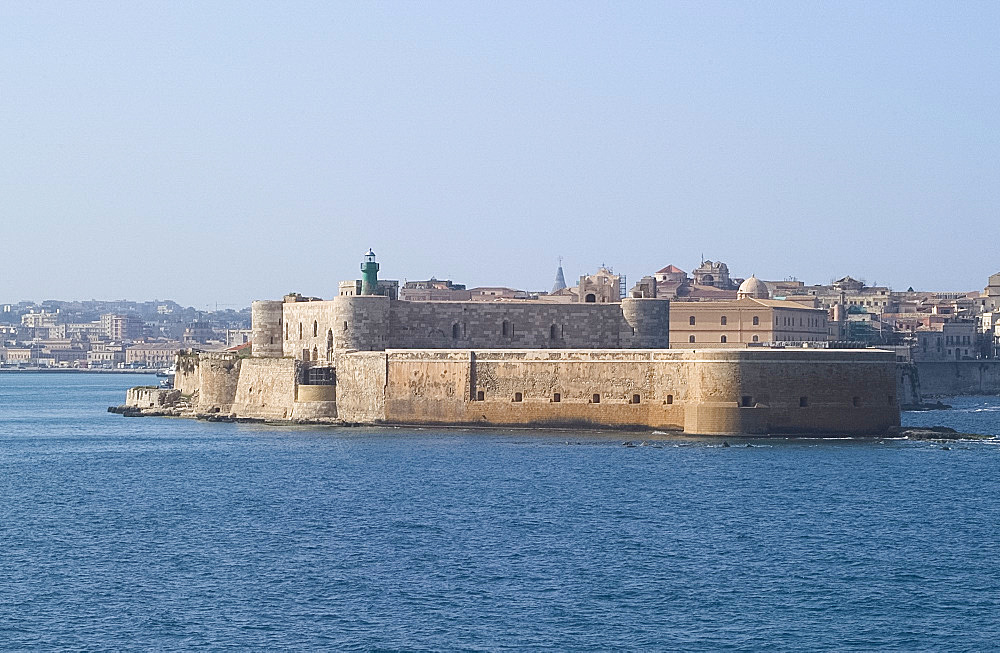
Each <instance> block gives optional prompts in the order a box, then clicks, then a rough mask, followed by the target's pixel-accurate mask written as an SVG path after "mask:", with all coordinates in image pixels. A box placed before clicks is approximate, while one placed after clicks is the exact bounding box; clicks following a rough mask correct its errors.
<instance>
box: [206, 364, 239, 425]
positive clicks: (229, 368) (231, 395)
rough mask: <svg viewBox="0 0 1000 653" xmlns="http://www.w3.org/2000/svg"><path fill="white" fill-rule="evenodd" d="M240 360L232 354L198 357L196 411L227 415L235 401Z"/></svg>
mask: <svg viewBox="0 0 1000 653" xmlns="http://www.w3.org/2000/svg"><path fill="white" fill-rule="evenodd" d="M241 362H242V361H241V359H238V358H236V357H235V356H234V355H232V354H208V353H203V354H199V356H198V388H199V390H198V411H199V412H203V413H206V412H220V413H227V414H228V413H229V412H231V411H232V408H233V402H234V401H235V400H236V386H237V384H238V382H239V379H240V363H241Z"/></svg>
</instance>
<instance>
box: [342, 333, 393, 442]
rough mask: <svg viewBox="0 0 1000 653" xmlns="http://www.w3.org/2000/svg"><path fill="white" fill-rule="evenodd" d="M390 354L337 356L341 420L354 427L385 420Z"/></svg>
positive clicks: (357, 353) (380, 352)
mask: <svg viewBox="0 0 1000 653" xmlns="http://www.w3.org/2000/svg"><path fill="white" fill-rule="evenodd" d="M386 361H387V357H386V353H385V352H383V351H379V352H354V353H346V354H342V355H340V356H338V357H337V417H338V418H339V419H341V420H343V421H344V422H347V423H352V424H374V423H377V422H383V421H385V399H386V393H385V386H386V370H387V368H386Z"/></svg>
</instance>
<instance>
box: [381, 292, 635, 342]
mask: <svg viewBox="0 0 1000 653" xmlns="http://www.w3.org/2000/svg"><path fill="white" fill-rule="evenodd" d="M504 321H506V322H507V323H508V331H507V333H506V334H505V333H504V327H503V324H504ZM456 325H457V331H456ZM553 326H555V327H556V328H555V338H553V337H552V335H553V332H552V327H553ZM625 326H627V325H625V323H624V319H623V317H622V307H621V305H620V304H546V303H539V302H523V303H522V302H509V301H507V302H404V301H400V302H392V303H391V305H390V315H389V332H388V347H389V348H399V349H407V348H432V349H470V348H484V349H485V348H498V349H506V348H518V349H552V348H560V349H566V348H575V349H595V348H612V347H614V348H617V347H619V346H621V343H620V336H621V332H622V330H623V328H624V327H625ZM630 331H631V329H630Z"/></svg>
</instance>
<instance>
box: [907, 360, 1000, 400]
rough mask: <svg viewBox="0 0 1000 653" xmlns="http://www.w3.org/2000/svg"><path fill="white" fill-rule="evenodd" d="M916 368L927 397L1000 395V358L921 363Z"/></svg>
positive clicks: (923, 391) (922, 390)
mask: <svg viewBox="0 0 1000 653" xmlns="http://www.w3.org/2000/svg"><path fill="white" fill-rule="evenodd" d="M916 368H917V372H918V375H919V383H920V391H921V393H922V394H923V395H924V396H925V397H926V396H945V397H948V396H955V395H997V394H1000V360H970V361H943V362H919V363H916Z"/></svg>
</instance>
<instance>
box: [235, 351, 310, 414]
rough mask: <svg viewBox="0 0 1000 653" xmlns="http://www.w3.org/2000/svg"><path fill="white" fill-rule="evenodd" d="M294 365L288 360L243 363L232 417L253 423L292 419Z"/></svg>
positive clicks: (294, 384) (272, 359)
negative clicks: (252, 420)
mask: <svg viewBox="0 0 1000 653" xmlns="http://www.w3.org/2000/svg"><path fill="white" fill-rule="evenodd" d="M298 378H299V370H298V364H297V362H296V361H295V360H293V359H291V358H246V359H243V364H242V369H241V370H240V375H239V383H238V384H237V387H236V398H235V401H234V404H233V411H232V412H233V413H234V414H235V415H236V416H237V417H249V418H254V419H273V420H285V419H292V412H293V409H294V407H295V386H296V384H297V381H298Z"/></svg>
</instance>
